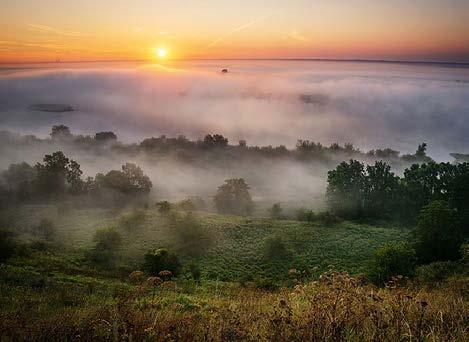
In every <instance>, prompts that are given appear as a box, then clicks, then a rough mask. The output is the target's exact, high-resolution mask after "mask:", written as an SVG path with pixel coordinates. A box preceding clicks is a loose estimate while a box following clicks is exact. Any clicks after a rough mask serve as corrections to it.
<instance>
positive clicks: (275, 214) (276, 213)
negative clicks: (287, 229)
mask: <svg viewBox="0 0 469 342" xmlns="http://www.w3.org/2000/svg"><path fill="white" fill-rule="evenodd" d="M268 212H269V216H270V217H271V218H273V219H274V220H278V219H280V218H282V207H281V206H280V203H275V204H274V205H273V206H272V207H271V208H269V209H268Z"/></svg>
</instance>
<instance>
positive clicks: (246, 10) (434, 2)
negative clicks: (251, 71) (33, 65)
mask: <svg viewBox="0 0 469 342" xmlns="http://www.w3.org/2000/svg"><path fill="white" fill-rule="evenodd" d="M0 1H1V4H0V9H1V10H0V62H31V61H55V60H57V59H60V60H62V61H76V60H132V59H148V60H151V59H155V58H156V57H155V49H156V48H158V47H164V48H165V49H167V50H168V58H172V59H179V58H338V59H399V60H426V61H427V60H438V61H457V62H469V1H468V0H393V1H376V0H374V1H373V0H344V1H338V0H318V1H314V0H288V1H287V0H284V1H280V0H237V1H224V0H199V1H182V0H171V1H161V0H132V1H130V0H99V1H98V0H80V1H64V0H0Z"/></svg>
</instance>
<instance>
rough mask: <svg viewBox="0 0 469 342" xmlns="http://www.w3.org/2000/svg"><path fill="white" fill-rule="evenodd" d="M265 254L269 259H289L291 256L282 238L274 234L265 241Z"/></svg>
mask: <svg viewBox="0 0 469 342" xmlns="http://www.w3.org/2000/svg"><path fill="white" fill-rule="evenodd" d="M264 248H265V252H264V253H265V256H266V258H267V259H270V260H282V259H286V260H289V259H291V258H292V253H291V251H290V250H288V249H287V246H286V245H285V243H284V242H283V240H282V238H280V237H278V236H275V237H270V238H268V239H267V240H266V241H265V247H264Z"/></svg>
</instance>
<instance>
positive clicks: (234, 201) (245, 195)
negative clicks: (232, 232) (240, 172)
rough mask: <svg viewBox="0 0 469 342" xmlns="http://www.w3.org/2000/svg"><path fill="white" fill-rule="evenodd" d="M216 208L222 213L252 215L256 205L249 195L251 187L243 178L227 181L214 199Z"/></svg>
mask: <svg viewBox="0 0 469 342" xmlns="http://www.w3.org/2000/svg"><path fill="white" fill-rule="evenodd" d="M214 202H215V207H216V208H217V210H218V211H219V212H220V213H224V214H233V215H250V214H251V213H252V210H253V209H254V204H253V201H252V199H251V195H250V193H249V186H248V185H247V184H246V181H245V180H244V179H243V178H232V179H227V180H225V184H223V185H221V186H220V187H219V188H218V191H217V193H216V195H215V197H214Z"/></svg>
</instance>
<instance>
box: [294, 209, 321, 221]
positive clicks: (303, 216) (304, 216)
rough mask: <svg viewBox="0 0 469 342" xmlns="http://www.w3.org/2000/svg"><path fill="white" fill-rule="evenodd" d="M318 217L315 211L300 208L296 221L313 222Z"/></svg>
mask: <svg viewBox="0 0 469 342" xmlns="http://www.w3.org/2000/svg"><path fill="white" fill-rule="evenodd" d="M315 217H316V215H315V214H314V211H312V210H307V209H305V208H300V209H298V210H297V211H296V219H297V220H298V221H305V222H313V221H314V219H315Z"/></svg>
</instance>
